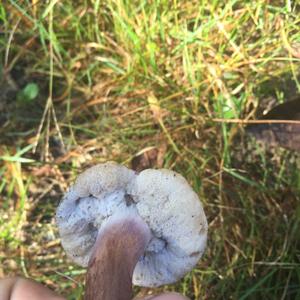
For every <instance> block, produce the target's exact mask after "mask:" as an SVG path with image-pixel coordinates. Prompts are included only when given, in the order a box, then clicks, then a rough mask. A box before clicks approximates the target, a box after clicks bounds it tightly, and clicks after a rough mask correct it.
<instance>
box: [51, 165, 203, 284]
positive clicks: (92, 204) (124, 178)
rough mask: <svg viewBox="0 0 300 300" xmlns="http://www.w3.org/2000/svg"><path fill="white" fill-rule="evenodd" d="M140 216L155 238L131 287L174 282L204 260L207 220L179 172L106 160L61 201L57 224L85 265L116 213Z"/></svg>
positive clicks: (67, 247) (71, 250)
mask: <svg viewBox="0 0 300 300" xmlns="http://www.w3.org/2000/svg"><path fill="white" fill-rule="evenodd" d="M124 212H127V214H128V216H132V217H133V218H134V217H138V218H141V219H142V220H143V221H144V222H145V224H147V226H148V227H149V229H150V232H151V237H150V242H149V243H148V245H147V247H146V250H145V253H144V255H143V256H142V257H141V258H140V259H139V261H138V263H137V265H136V267H135V269H134V273H133V283H134V284H136V285H139V286H146V287H156V286H160V285H163V284H170V283H173V282H176V281H177V280H179V279H180V278H181V277H183V276H184V275H185V274H186V273H187V272H189V271H190V270H191V269H192V268H193V267H194V266H195V265H196V263H197V262H198V260H199V259H200V257H201V256H202V254H203V252H204V249H205V246H206V239H207V227H208V225H207V220H206V217H205V214H204V211H203V208H202V205H201V202H200V200H199V198H198V196H197V194H196V193H195V192H194V191H193V190H192V188H191V187H190V186H189V184H188V183H187V181H186V180H185V179H184V178H183V177H182V176H181V175H180V174H178V173H176V172H174V171H170V170H166V169H160V170H154V169H147V170H144V171H142V172H141V173H139V174H135V173H134V172H133V171H132V170H129V169H127V168H126V167H124V166H121V165H118V164H115V163H112V162H108V163H104V164H99V165H96V166H94V167H92V168H90V169H88V170H86V171H85V172H83V173H82V174H81V175H80V176H79V177H78V178H77V180H76V182H75V184H74V185H73V186H72V187H71V188H70V190H69V191H68V192H67V193H66V195H65V196H64V198H63V200H62V202H61V203H60V205H59V207H58V209H57V213H56V220H57V224H58V229H59V233H60V236H61V240H62V245H63V247H64V249H65V250H66V253H67V255H68V256H69V257H70V258H71V259H72V260H73V261H75V262H76V263H78V264H79V265H81V266H87V265H88V261H89V258H90V256H91V252H92V248H93V245H94V243H95V241H96V238H97V236H98V234H99V232H101V228H103V227H105V226H104V225H105V224H106V223H107V222H108V221H109V219H117V218H118V215H124Z"/></svg>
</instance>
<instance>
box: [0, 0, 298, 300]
mask: <svg viewBox="0 0 300 300" xmlns="http://www.w3.org/2000/svg"><path fill="white" fill-rule="evenodd" d="M81 2H83V3H81V4H78V3H79V2H75V1H47V2H46V1H36V0H31V1H29V0H27V1H13V0H10V1H6V2H5V3H2V4H0V22H1V23H2V26H1V29H0V30H1V36H0V49H1V50H0V58H1V63H2V67H1V76H2V77H1V81H0V85H1V95H0V125H1V128H0V137H1V140H0V141H1V142H0V164H1V165H0V177H1V180H0V195H1V202H0V211H1V216H2V218H1V220H0V261H1V265H0V275H3V276H7V275H9V274H20V275H23V276H30V277H32V278H34V279H36V280H38V281H41V282H43V283H45V284H48V285H49V286H50V287H52V288H53V289H55V290H57V291H59V292H62V293H63V294H64V295H69V298H70V299H79V298H80V297H81V294H82V290H83V282H84V270H82V269H80V268H78V267H77V266H74V265H73V264H72V263H70V261H68V260H67V259H66V257H65V254H64V253H63V251H62V249H61V246H60V244H59V238H58V234H57V230H56V226H55V222H54V213H55V208H56V206H57V204H58V202H59V201H60V199H61V197H62V195H63V193H64V191H65V190H66V188H67V186H68V185H69V184H70V183H71V182H72V181H73V180H74V178H75V177H76V175H77V174H78V173H79V172H81V171H82V170H83V169H84V168H86V167H87V166H90V165H92V164H94V163H97V162H102V161H106V160H116V161H118V162H120V163H124V164H126V165H130V162H131V161H132V158H133V157H134V156H135V155H136V154H138V153H141V152H146V151H147V150H148V149H149V147H150V148H151V149H156V152H157V153H159V155H158V157H157V159H153V160H151V164H152V165H153V166H154V167H162V166H163V167H166V168H171V169H174V170H176V171H178V172H180V173H181V174H183V175H184V176H185V177H186V178H187V179H188V181H189V182H190V183H191V184H192V186H193V187H194V189H195V190H196V191H197V193H198V194H199V195H200V197H201V199H202V201H203V203H204V206H205V211H206V214H207V216H208V219H209V226H210V230H209V232H210V233H209V243H208V248H207V251H206V254H205V256H204V257H203V259H202V260H201V261H200V262H199V265H198V267H197V268H196V269H195V270H194V271H193V272H191V273H190V274H188V275H187V276H186V277H185V278H184V279H183V280H182V281H181V282H179V283H178V284H176V285H174V286H169V287H165V288H164V289H169V290H177V291H178V292H181V293H184V294H185V295H187V296H189V297H191V299H299V298H300V285H299V280H300V271H299V270H300V261H299V255H300V252H299V248H300V247H299V218H300V202H299V188H300V185H299V182H300V181H299V180H300V178H299V175H298V172H297V162H298V158H297V156H295V155H293V154H292V153H290V152H287V151H281V150H279V151H275V152H271V153H270V152H266V151H265V150H264V149H262V148H261V147H250V146H249V145H251V143H250V142H249V141H248V138H247V137H244V136H243V130H242V128H241V126H240V125H239V124H230V123H225V122H223V123H218V122H214V121H213V119H214V118H221V119H226V120H230V119H236V118H239V119H253V118H254V117H255V111H257V110H258V109H261V108H262V107H265V104H264V103H269V102H272V101H269V100H270V99H271V100H272V99H273V100H274V99H275V102H281V101H283V100H286V99H290V98H291V97H293V96H294V95H295V94H296V93H297V92H299V91H300V84H299V81H298V80H299V78H298V77H297V76H298V75H299V62H300V52H299V45H300V44H299V43H300V34H299V25H300V18H299V15H300V14H299V12H300V7H299V5H298V4H297V1H256V2H251V1H236V0H231V1H212V3H211V1H201V2H198V1H159V0H156V1H144V2H140V1H121V0H115V1H109V0H108V1H98V0H91V1H81ZM75 3H77V4H75ZM29 83H35V84H36V85H37V86H38V88H39V92H38V95H37V97H36V98H34V99H31V98H30V97H27V98H28V99H26V97H25V96H24V93H26V91H25V92H24V89H25V88H26V85H28V84H29ZM33 150H35V152H34V153H32V151H33ZM137 291H139V292H140V293H146V292H148V291H147V290H145V289H137ZM153 291H154V290H153Z"/></svg>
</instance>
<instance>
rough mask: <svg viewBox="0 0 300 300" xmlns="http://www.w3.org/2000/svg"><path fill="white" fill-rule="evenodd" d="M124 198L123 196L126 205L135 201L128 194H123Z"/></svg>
mask: <svg viewBox="0 0 300 300" xmlns="http://www.w3.org/2000/svg"><path fill="white" fill-rule="evenodd" d="M124 198H125V202H126V206H130V205H132V204H134V203H135V202H134V200H133V198H132V196H131V195H129V194H125V196H124Z"/></svg>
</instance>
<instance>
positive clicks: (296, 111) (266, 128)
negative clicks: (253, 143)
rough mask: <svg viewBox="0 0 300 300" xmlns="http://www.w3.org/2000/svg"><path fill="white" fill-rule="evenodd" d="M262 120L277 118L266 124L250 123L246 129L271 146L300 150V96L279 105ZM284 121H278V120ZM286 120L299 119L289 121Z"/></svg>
mask: <svg viewBox="0 0 300 300" xmlns="http://www.w3.org/2000/svg"><path fill="white" fill-rule="evenodd" d="M261 120H266V121H267V120H277V122H276V123H275V122H273V123H272V122H270V123H265V124H251V125H248V126H247V128H246V131H247V132H248V133H250V134H252V135H253V136H254V137H255V138H256V139H258V140H260V141H262V142H264V143H266V144H267V145H270V146H280V147H283V148H287V149H291V150H297V151H300V98H298V99H296V100H293V101H288V102H285V103H282V104H279V105H277V106H276V107H274V108H273V109H271V110H270V111H269V112H268V113H267V114H266V115H264V116H263V117H262V118H261ZM279 120H280V121H282V123H278V121H279ZM284 121H299V123H298V122H295V123H287V122H284Z"/></svg>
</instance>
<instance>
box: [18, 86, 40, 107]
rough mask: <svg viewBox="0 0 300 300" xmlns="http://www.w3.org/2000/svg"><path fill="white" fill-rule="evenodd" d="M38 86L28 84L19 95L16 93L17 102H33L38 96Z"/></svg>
mask: <svg viewBox="0 0 300 300" xmlns="http://www.w3.org/2000/svg"><path fill="white" fill-rule="evenodd" d="M39 90H40V89H39V86H38V85H37V84H36V83H34V82H31V83H28V84H27V85H26V86H25V87H24V88H23V89H22V90H21V91H20V92H19V93H18V96H17V97H18V101H20V102H23V103H24V102H31V101H33V100H34V99H35V98H36V97H37V95H38V94H39Z"/></svg>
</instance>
